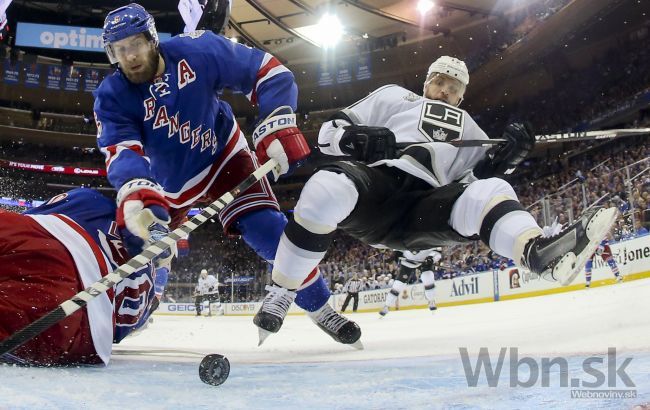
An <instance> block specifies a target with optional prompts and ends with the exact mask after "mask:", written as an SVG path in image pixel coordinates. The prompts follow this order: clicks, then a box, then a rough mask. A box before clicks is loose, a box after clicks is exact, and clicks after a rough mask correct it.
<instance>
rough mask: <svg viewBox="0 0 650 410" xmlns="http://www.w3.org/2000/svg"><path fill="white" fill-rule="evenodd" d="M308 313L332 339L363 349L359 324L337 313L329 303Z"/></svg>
mask: <svg viewBox="0 0 650 410" xmlns="http://www.w3.org/2000/svg"><path fill="white" fill-rule="evenodd" d="M307 315H308V316H309V318H310V319H311V320H312V321H313V322H314V323H316V325H317V326H318V327H320V328H321V329H322V330H323V331H324V332H325V333H327V334H328V335H330V336H331V337H332V339H334V340H336V341H337V342H339V343H343V344H346V345H351V346H352V347H354V348H355V349H359V350H362V349H363V344H362V343H361V329H360V328H359V325H357V324H356V323H355V322H353V321H351V320H349V319H347V318H346V317H344V316H342V315H340V314H339V313H337V312H336V311H335V310H334V309H332V307H331V306H330V305H328V304H327V303H326V304H325V305H323V307H321V308H320V309H318V310H317V311H315V312H307Z"/></svg>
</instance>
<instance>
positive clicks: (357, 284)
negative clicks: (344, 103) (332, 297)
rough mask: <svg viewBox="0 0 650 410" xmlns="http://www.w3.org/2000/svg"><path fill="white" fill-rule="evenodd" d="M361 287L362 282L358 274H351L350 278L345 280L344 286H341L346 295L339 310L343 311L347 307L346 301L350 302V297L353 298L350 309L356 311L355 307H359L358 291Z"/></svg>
mask: <svg viewBox="0 0 650 410" xmlns="http://www.w3.org/2000/svg"><path fill="white" fill-rule="evenodd" d="M362 287H363V284H362V282H361V280H360V279H359V275H357V274H356V273H355V274H354V275H352V278H350V280H348V281H347V283H346V284H345V286H344V287H343V292H345V293H347V294H348V295H347V296H346V297H345V302H343V307H342V308H341V312H345V309H347V307H348V303H350V298H353V299H354V304H353V305H352V311H353V312H356V311H357V307H359V291H360V290H361V288H362Z"/></svg>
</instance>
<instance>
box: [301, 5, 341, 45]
mask: <svg viewBox="0 0 650 410" xmlns="http://www.w3.org/2000/svg"><path fill="white" fill-rule="evenodd" d="M296 31H297V32H299V33H300V34H301V35H302V36H304V37H306V38H308V39H309V40H310V41H311V42H313V43H314V44H316V45H318V46H319V47H321V48H325V49H329V48H334V47H336V44H338V42H339V41H340V40H341V37H342V36H343V34H344V33H345V30H344V28H343V24H341V20H339V18H338V16H336V15H334V14H329V13H326V14H324V15H323V16H322V17H321V19H320V21H319V22H318V23H317V24H312V25H310V26H304V27H298V28H296Z"/></svg>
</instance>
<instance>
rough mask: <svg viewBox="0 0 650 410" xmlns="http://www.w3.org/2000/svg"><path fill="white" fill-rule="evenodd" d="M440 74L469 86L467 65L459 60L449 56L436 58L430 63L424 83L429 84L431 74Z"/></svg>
mask: <svg viewBox="0 0 650 410" xmlns="http://www.w3.org/2000/svg"><path fill="white" fill-rule="evenodd" d="M433 73H440V74H445V75H448V76H449V77H452V78H457V79H458V81H460V82H461V83H463V85H465V86H467V85H468V84H469V71H467V65H465V62H464V61H463V60H459V59H457V58H454V57H450V56H441V57H438V59H437V60H436V61H434V62H433V63H431V65H430V66H429V70H428V71H427V79H426V82H425V85H426V83H428V82H429V80H430V79H431V74H433Z"/></svg>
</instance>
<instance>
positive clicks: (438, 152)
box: [318, 85, 489, 187]
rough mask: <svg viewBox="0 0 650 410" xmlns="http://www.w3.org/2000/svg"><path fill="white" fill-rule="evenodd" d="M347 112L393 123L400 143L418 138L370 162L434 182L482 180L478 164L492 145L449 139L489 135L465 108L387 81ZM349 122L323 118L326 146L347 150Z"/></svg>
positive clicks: (361, 121) (360, 119)
mask: <svg viewBox="0 0 650 410" xmlns="http://www.w3.org/2000/svg"><path fill="white" fill-rule="evenodd" d="M342 112H343V113H344V114H345V115H347V117H348V118H349V119H350V120H351V121H352V122H353V123H354V124H357V125H366V126H376V127H386V128H388V129H390V130H391V131H392V132H393V133H394V134H395V140H396V142H397V144H398V145H400V144H413V145H410V146H409V148H407V149H405V150H403V151H402V153H401V155H400V157H399V158H398V159H386V160H381V161H378V162H375V163H373V164H369V166H371V167H376V166H379V165H387V166H390V167H395V168H399V169H401V170H402V171H404V172H407V173H409V174H411V175H413V176H416V177H418V178H420V179H422V180H424V181H426V182H427V183H428V184H430V185H431V186H433V187H440V186H443V185H447V184H449V183H451V182H466V183H469V182H472V181H474V180H476V178H475V177H474V175H473V174H472V169H473V168H474V167H475V166H476V164H477V163H478V162H479V161H480V160H481V159H483V158H484V157H485V153H486V151H487V148H485V147H473V148H469V147H464V148H458V147H454V146H452V145H450V144H447V143H445V141H454V140H486V139H489V137H488V136H487V135H486V134H485V132H483V130H481V128H480V127H479V126H478V125H477V124H476V122H475V121H474V120H473V119H472V117H470V116H469V114H468V113H467V112H466V111H465V110H463V109H460V108H458V107H454V106H452V105H449V104H446V103H444V102H441V101H436V100H431V99H428V98H425V97H422V96H420V95H417V94H415V93H413V92H411V91H409V90H407V89H405V88H402V87H400V86H397V85H387V86H384V87H381V88H379V89H377V90H375V91H374V92H373V93H371V94H370V95H368V96H367V97H366V98H364V99H362V100H360V101H358V102H356V103H355V104H353V105H351V106H349V107H348V108H346V109H344V110H343V111H342ZM345 125H349V123H348V122H347V121H345V120H341V119H336V120H331V121H327V122H326V123H324V124H323V126H322V127H321V129H320V132H319V135H318V145H319V147H320V150H321V152H323V153H324V154H328V155H336V156H340V155H344V153H343V152H342V151H341V149H340V147H339V142H340V140H341V136H342V135H343V133H344V132H345V130H344V129H343V127H344V126H345Z"/></svg>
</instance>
